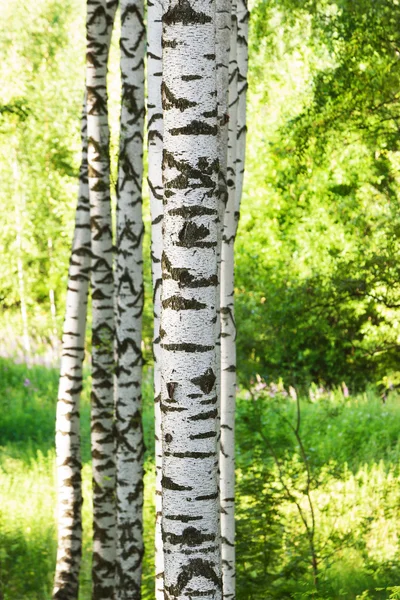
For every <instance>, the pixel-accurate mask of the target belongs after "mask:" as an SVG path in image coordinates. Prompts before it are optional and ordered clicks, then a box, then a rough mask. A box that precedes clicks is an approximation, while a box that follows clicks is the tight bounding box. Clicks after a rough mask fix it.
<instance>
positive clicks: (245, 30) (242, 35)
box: [236, 0, 249, 212]
mask: <svg viewBox="0 0 400 600" xmlns="http://www.w3.org/2000/svg"><path fill="white" fill-rule="evenodd" d="M237 23H238V36H237V63H238V109H237V110H238V112H237V151H236V211H237V212H239V208H240V202H241V200H242V191H243V179H244V162H245V155H246V132H247V126H246V95H247V87H248V86H247V69H248V58H249V56H248V37H249V11H248V8H247V0H237Z"/></svg>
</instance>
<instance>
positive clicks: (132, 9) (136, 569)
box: [115, 0, 145, 600]
mask: <svg viewBox="0 0 400 600" xmlns="http://www.w3.org/2000/svg"><path fill="white" fill-rule="evenodd" d="M120 9H121V42H120V47H121V79H122V103H121V130H120V131H121V133H120V151H119V172H118V204H117V273H116V301H117V323H116V350H117V361H118V362H117V397H116V435H117V563H116V593H115V598H116V600H125V599H126V600H139V599H140V598H141V576H142V558H143V550H144V548H143V455H144V444H143V430H142V396H141V383H142V362H143V361H142V352H141V341H142V312H143V298H144V289H143V260H142V239H143V233H144V227H143V220H142V170H143V121H144V53H145V29H144V23H143V9H144V7H143V0H121V3H120Z"/></svg>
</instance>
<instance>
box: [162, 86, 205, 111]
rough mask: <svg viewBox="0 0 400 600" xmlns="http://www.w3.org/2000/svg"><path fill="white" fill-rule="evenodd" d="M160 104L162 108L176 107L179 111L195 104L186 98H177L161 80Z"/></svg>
mask: <svg viewBox="0 0 400 600" xmlns="http://www.w3.org/2000/svg"><path fill="white" fill-rule="evenodd" d="M161 93H162V105H163V108H164V109H169V108H178V109H179V110H180V111H181V112H183V111H184V110H186V109H187V108H191V107H193V106H196V102H192V101H191V100H187V99H186V98H177V97H176V96H175V95H174V94H173V93H172V92H171V90H170V89H168V87H167V86H166V84H165V82H164V81H163V82H162V84H161Z"/></svg>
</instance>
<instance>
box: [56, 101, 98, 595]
mask: <svg viewBox="0 0 400 600" xmlns="http://www.w3.org/2000/svg"><path fill="white" fill-rule="evenodd" d="M86 125H87V124H86V99H85V101H84V105H83V112H82V125H81V138H82V161H81V168H80V173H79V195H78V205H77V209H76V216H75V233H74V239H73V243H72V252H71V258H70V266H69V274H68V289H67V301H66V311H65V321H64V329H63V337H62V353H61V370H60V383H59V390H58V400H57V417H56V457H57V459H56V465H57V504H58V518H57V523H58V547H57V565H56V573H55V579H54V587H53V598H54V600H74V599H76V598H78V587H79V568H80V562H81V554H82V517H81V506H82V484H81V451H80V432H79V404H80V394H81V391H82V364H83V360H84V353H85V332H86V315H87V301H88V289H89V280H90V253H91V249H90V248H91V243H90V217H89V211H90V207H89V187H88V164H87V126H86Z"/></svg>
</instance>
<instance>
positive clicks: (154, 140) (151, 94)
mask: <svg viewBox="0 0 400 600" xmlns="http://www.w3.org/2000/svg"><path fill="white" fill-rule="evenodd" d="M147 22H148V36H147V37H148V46H147V73H148V84H147V88H148V104H147V106H148V158H149V171H148V184H149V193H150V211H151V268H152V280H153V313H154V332H153V356H154V429H155V458H156V460H155V463H156V464H155V466H156V497H155V509H156V527H155V571H156V577H155V597H156V600H164V555H163V543H162V532H161V521H162V490H161V478H162V436H161V408H160V406H161V403H160V400H161V346H160V319H161V286H162V279H161V254H162V221H163V183H162V152H163V114H162V103H161V83H162V47H161V37H162V5H161V0H148V3H147Z"/></svg>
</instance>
